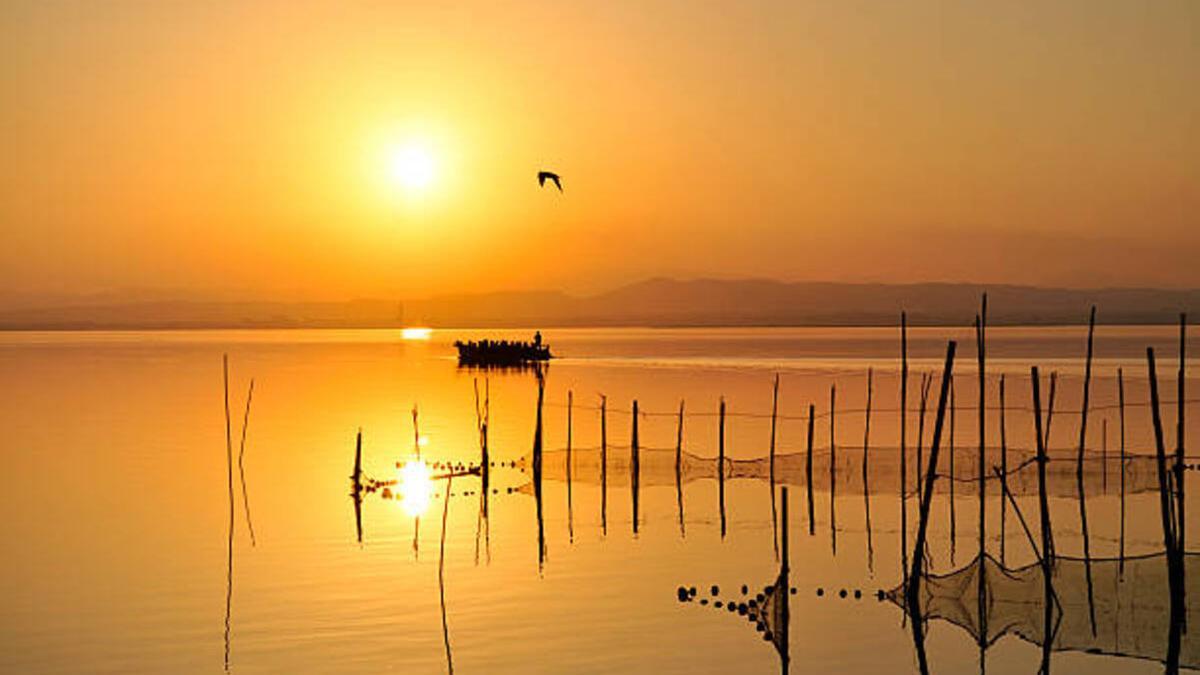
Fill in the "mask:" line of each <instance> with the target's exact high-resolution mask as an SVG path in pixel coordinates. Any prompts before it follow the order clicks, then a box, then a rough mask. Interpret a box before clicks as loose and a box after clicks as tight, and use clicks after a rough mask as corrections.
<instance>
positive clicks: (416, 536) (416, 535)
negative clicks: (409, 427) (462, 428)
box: [412, 404, 421, 559]
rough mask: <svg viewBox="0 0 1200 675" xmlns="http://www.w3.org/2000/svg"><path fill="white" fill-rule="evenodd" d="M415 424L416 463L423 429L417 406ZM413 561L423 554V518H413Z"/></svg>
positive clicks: (415, 408)
mask: <svg viewBox="0 0 1200 675" xmlns="http://www.w3.org/2000/svg"><path fill="white" fill-rule="evenodd" d="M412 422H413V452H414V453H416V461H418V462H419V461H421V429H420V426H419V425H418V424H417V406H416V404H414V405H413V408H412ZM412 550H413V559H416V558H417V557H418V556H420V554H421V516H419V515H418V516H413V540H412Z"/></svg>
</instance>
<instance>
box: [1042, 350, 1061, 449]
mask: <svg viewBox="0 0 1200 675" xmlns="http://www.w3.org/2000/svg"><path fill="white" fill-rule="evenodd" d="M1057 393H1058V371H1056V370H1052V371H1050V400H1049V402H1048V403H1047V404H1046V439H1045V444H1046V452H1047V454H1048V453H1049V452H1050V423H1051V422H1053V421H1054V398H1055V396H1056V394H1057Z"/></svg>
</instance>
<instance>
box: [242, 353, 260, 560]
mask: <svg viewBox="0 0 1200 675" xmlns="http://www.w3.org/2000/svg"><path fill="white" fill-rule="evenodd" d="M252 400H254V378H253V377H252V378H250V389H249V390H248V391H247V392H246V412H245V414H244V415H243V416H242V441H241V444H240V445H239V446H238V480H239V482H240V483H241V484H242V506H243V507H244V508H245V511H246V528H247V529H249V530H250V545H251V546H258V540H257V539H256V538H255V536H254V521H253V520H251V518H250V495H249V489H248V488H247V487H246V466H245V464H244V460H245V458H246V428H247V427H249V426H250V402H251V401H252Z"/></svg>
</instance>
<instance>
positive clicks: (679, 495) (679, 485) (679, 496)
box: [675, 399, 686, 537]
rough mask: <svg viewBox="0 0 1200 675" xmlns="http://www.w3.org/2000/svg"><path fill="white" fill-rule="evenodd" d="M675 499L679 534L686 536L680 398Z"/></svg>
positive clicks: (676, 446) (680, 403) (680, 401)
mask: <svg viewBox="0 0 1200 675" xmlns="http://www.w3.org/2000/svg"><path fill="white" fill-rule="evenodd" d="M675 501H676V502H677V503H678V505H679V536H680V537H684V536H686V534H685V532H684V525H683V399H679V427H678V430H677V431H676V432H675Z"/></svg>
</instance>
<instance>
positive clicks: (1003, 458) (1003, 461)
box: [1000, 373, 1008, 566]
mask: <svg viewBox="0 0 1200 675" xmlns="http://www.w3.org/2000/svg"><path fill="white" fill-rule="evenodd" d="M1004 407H1005V406H1004V374H1003V373H1001V374H1000V471H1001V473H1003V474H1004V476H1005V480H1007V477H1008V432H1007V422H1006V420H1005V415H1004ZM1006 507H1007V503H1006V502H1005V501H1004V500H1000V564H1001V565H1002V566H1003V565H1004V564H1005V556H1004V553H1005V543H1004V542H1005V539H1006V538H1007V535H1006V532H1005V526H1006V525H1007V523H1006V522H1005V520H1006V516H1007V511H1008V509H1007V508H1006Z"/></svg>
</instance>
